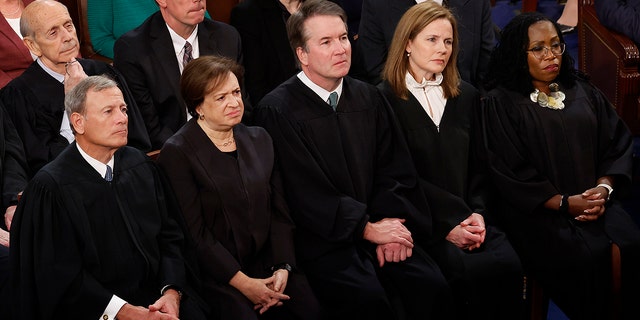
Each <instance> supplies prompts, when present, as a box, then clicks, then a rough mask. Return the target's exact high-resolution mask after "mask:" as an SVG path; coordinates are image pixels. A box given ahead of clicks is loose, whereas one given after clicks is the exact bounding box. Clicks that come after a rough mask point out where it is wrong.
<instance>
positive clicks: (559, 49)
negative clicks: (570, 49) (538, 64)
mask: <svg viewBox="0 0 640 320" xmlns="http://www.w3.org/2000/svg"><path fill="white" fill-rule="evenodd" d="M566 47H567V46H566V45H565V44H564V43H561V42H558V43H554V44H552V45H551V48H549V47H546V46H535V47H533V48H531V49H529V50H527V51H529V52H531V53H532V54H533V56H534V57H536V59H540V60H542V59H543V58H544V57H546V56H547V55H548V54H549V51H551V53H553V55H554V56H561V55H562V54H563V53H564V49H565V48H566Z"/></svg>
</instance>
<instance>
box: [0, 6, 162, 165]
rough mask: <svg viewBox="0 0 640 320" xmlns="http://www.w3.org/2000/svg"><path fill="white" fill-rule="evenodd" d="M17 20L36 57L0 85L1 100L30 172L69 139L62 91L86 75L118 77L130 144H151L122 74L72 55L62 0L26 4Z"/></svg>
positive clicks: (74, 46) (72, 34)
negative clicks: (23, 69) (8, 81)
mask: <svg viewBox="0 0 640 320" xmlns="http://www.w3.org/2000/svg"><path fill="white" fill-rule="evenodd" d="M20 23H21V27H20V28H21V32H22V35H23V36H24V43H25V44H26V46H27V47H28V48H29V50H31V52H32V53H33V54H34V55H36V56H38V58H37V59H36V61H34V62H33V64H31V66H29V68H27V70H25V72H24V73H23V74H22V75H21V76H19V77H18V78H16V79H14V80H13V81H11V82H10V83H9V84H7V86H6V87H4V88H3V89H2V91H0V100H2V101H3V102H4V105H5V108H6V109H7V111H8V113H9V116H10V117H11V120H12V121H13V123H14V125H15V127H16V129H17V131H18V134H19V135H20V138H21V139H22V142H23V144H24V149H25V153H26V156H27V162H28V164H29V176H33V174H35V173H36V172H37V171H38V169H40V168H41V167H42V166H44V165H45V164H46V163H47V162H49V161H51V160H53V159H54V158H55V157H56V156H57V155H58V154H60V152H61V151H62V150H63V149H64V148H65V147H66V146H67V145H69V143H71V142H72V141H73V134H72V133H71V129H70V127H69V122H68V121H65V118H66V117H64V116H63V114H64V96H65V93H66V92H68V91H69V90H71V88H73V86H74V85H75V84H76V83H78V81H80V80H81V79H82V78H84V77H86V76H87V75H100V74H106V75H109V77H111V78H113V79H115V80H116V82H117V83H118V86H119V87H120V90H122V93H123V94H124V97H125V102H126V103H127V107H128V110H129V145H131V146H133V147H136V148H139V149H141V150H144V151H148V150H149V149H150V148H151V144H150V142H149V137H148V135H147V132H146V128H145V126H144V121H143V120H142V116H141V114H140V112H139V111H138V108H137V107H136V103H135V100H134V99H133V98H132V96H131V94H130V92H129V89H128V87H127V84H126V82H125V81H124V78H123V77H122V76H121V75H120V74H119V73H118V72H117V71H116V70H115V69H114V68H113V67H112V66H110V65H108V64H106V63H104V62H101V61H96V60H89V59H76V57H77V56H78V52H79V48H80V45H79V44H80V42H79V41H78V37H77V35H76V31H75V27H74V25H73V21H71V17H70V16H69V12H68V11H67V8H66V7H65V6H64V5H63V4H61V3H59V2H56V1H50V0H47V1H34V2H33V3H31V4H29V5H28V6H27V7H26V8H25V9H24V12H23V13H22V18H21V20H20Z"/></svg>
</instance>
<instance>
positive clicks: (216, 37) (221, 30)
mask: <svg viewBox="0 0 640 320" xmlns="http://www.w3.org/2000/svg"><path fill="white" fill-rule="evenodd" d="M156 2H157V3H158V6H159V7H160V11H159V12H156V13H154V14H153V15H152V16H151V17H149V18H148V19H147V20H146V21H145V22H143V23H142V24H141V25H140V26H139V27H138V28H136V29H134V30H132V31H130V32H127V33H125V34H124V35H122V37H120V39H118V40H117V41H116V43H115V45H114V60H113V64H114V66H115V67H116V68H117V69H118V70H120V71H121V72H122V74H123V75H124V77H125V79H127V83H129V87H130V88H131V91H132V92H133V95H134V97H135V100H136V103H137V104H138V106H139V108H140V110H141V111H142V116H143V118H144V121H145V124H146V126H147V131H148V132H149V137H150V138H151V144H152V146H153V148H154V149H160V148H161V147H162V144H164V142H165V141H166V140H167V139H168V138H169V137H171V136H172V135H173V134H174V133H175V132H176V131H178V129H180V127H182V125H183V124H184V123H185V122H186V121H187V119H188V118H187V117H188V113H187V110H186V105H185V104H184V101H183V100H182V97H181V96H180V74H181V73H182V70H184V63H185V62H188V61H189V60H190V59H195V58H197V57H199V56H203V55H214V54H215V55H221V56H225V57H229V58H231V59H233V60H235V61H238V62H240V63H242V50H241V49H242V48H241V45H240V36H239V35H238V32H237V31H236V30H235V29H234V28H233V27H231V26H229V25H227V24H224V23H222V22H218V21H212V20H210V19H206V18H205V17H204V13H205V10H206V2H205V1H204V0H196V1H185V0H156ZM185 51H186V53H187V55H185ZM189 51H190V52H191V57H188V56H189V54H188V53H189Z"/></svg>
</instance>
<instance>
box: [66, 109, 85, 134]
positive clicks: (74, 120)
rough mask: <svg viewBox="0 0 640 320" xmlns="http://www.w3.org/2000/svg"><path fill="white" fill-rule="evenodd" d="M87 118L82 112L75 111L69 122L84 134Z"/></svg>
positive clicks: (79, 132) (77, 131)
mask: <svg viewBox="0 0 640 320" xmlns="http://www.w3.org/2000/svg"><path fill="white" fill-rule="evenodd" d="M85 120H86V119H85V118H84V116H82V115H81V114H79V113H77V112H74V113H72V114H71V119H70V121H69V124H70V125H71V126H72V127H73V129H74V130H75V132H76V133H77V134H84V124H85Z"/></svg>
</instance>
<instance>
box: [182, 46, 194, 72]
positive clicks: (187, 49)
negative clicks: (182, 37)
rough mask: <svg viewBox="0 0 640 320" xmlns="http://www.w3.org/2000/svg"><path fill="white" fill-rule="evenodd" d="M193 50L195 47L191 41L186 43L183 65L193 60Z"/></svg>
mask: <svg viewBox="0 0 640 320" xmlns="http://www.w3.org/2000/svg"><path fill="white" fill-rule="evenodd" d="M191 52H193V47H192V46H191V43H189V41H187V42H185V43H184V54H183V55H182V66H183V67H186V66H187V63H189V61H191V60H193V56H192V55H191Z"/></svg>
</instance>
